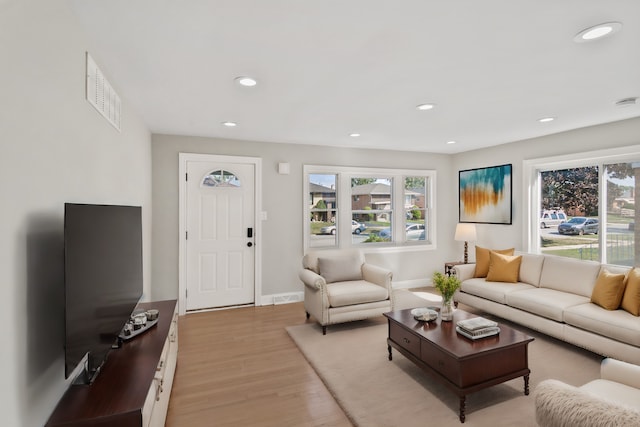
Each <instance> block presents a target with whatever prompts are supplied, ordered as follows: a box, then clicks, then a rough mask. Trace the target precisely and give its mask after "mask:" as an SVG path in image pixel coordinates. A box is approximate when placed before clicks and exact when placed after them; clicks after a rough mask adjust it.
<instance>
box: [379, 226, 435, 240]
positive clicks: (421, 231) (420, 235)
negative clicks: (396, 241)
mask: <svg viewBox="0 0 640 427" xmlns="http://www.w3.org/2000/svg"><path fill="white" fill-rule="evenodd" d="M405 231H406V233H407V240H424V239H425V227H424V224H422V223H412V224H407V225H406V228H405ZM378 236H380V237H382V238H383V239H389V240H391V228H390V227H387V228H383V229H382V230H380V233H379V234H378Z"/></svg>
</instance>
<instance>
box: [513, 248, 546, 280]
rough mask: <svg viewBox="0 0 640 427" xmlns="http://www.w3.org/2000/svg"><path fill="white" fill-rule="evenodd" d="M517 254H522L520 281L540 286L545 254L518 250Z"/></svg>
mask: <svg viewBox="0 0 640 427" xmlns="http://www.w3.org/2000/svg"><path fill="white" fill-rule="evenodd" d="M516 255H522V262H521V263H520V276H519V277H518V282H523V283H528V284H529V285H533V286H540V275H541V274H542V265H543V263H544V255H539V254H526V253H520V252H516Z"/></svg>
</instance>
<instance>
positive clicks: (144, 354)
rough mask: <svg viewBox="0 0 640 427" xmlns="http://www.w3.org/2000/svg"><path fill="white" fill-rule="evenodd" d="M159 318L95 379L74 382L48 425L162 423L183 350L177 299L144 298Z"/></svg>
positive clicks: (118, 351) (114, 352)
mask: <svg viewBox="0 0 640 427" xmlns="http://www.w3.org/2000/svg"><path fill="white" fill-rule="evenodd" d="M136 308H141V309H144V310H148V309H150V308H156V309H158V310H159V311H160V315H159V317H158V323H157V324H156V326H155V327H153V328H151V329H149V330H148V331H146V332H145V333H143V334H141V335H139V336H137V337H135V338H134V339H132V340H130V341H126V342H124V343H123V345H122V347H121V348H119V349H116V350H112V351H111V352H110V353H109V356H108V357H107V360H106V362H105V363H104V365H103V366H102V370H101V372H100V374H99V375H98V376H97V377H96V379H95V381H94V382H93V384H91V385H71V386H70V387H69V389H68V390H67V392H66V393H65V394H64V396H62V399H61V400H60V402H59V403H58V406H57V407H56V409H55V410H54V412H53V414H51V417H50V418H49V421H48V422H47V424H46V425H47V427H54V426H74V427H84V426H87V427H88V426H92V427H107V426H117V427H140V426H144V427H148V426H163V425H164V420H165V416H166V412H167V406H168V404H169V395H170V394H171V386H172V384H173V374H174V372H175V367H176V363H177V353H178V324H177V322H178V317H177V313H176V300H168V301H157V302H149V303H140V304H138V306H137V307H136Z"/></svg>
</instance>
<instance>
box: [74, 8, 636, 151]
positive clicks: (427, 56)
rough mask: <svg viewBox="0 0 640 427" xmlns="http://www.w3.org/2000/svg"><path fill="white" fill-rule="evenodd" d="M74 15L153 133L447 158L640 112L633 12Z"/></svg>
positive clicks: (161, 11)
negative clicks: (603, 33)
mask: <svg viewBox="0 0 640 427" xmlns="http://www.w3.org/2000/svg"><path fill="white" fill-rule="evenodd" d="M72 4H73V8H74V11H75V13H76V14H77V16H78V18H79V20H80V21H81V23H82V25H83V26H84V27H85V29H86V31H87V33H88V35H89V40H90V45H91V46H92V48H94V49H96V51H95V52H90V53H91V55H92V56H93V57H94V59H95V60H96V62H97V63H98V64H99V66H100V67H101V68H102V70H103V72H104V73H105V74H106V76H107V78H108V79H109V81H110V83H111V84H112V86H114V87H115V88H116V90H117V91H118V92H119V94H120V95H121V96H122V97H123V98H126V99H127V101H128V104H127V105H130V106H132V107H133V108H134V109H135V110H136V112H137V113H138V114H139V115H140V116H141V117H142V120H143V121H144V122H145V123H146V125H147V126H148V127H149V129H150V130H151V132H153V133H163V134H179V135H198V136H208V137H218V138H232V139H242V140H255V141H268V142H283V143H296V144H316V145H326V146H334V147H336V146H340V147H363V148H380V149H393V150H410V151H423V152H434V153H456V152H462V151H468V150H473V149H478V148H483V147H488V146H493V145H498V144H503V143H507V142H511V141H516V140H521V139H527V138H532V137H537V136H542V135H547V134H552V133H557V132H562V131H566V130H570V129H576V128H580V127H585V126H590V125H596V124H601V123H605V122H612V121H617V120H623V119H627V118H631V117H637V116H640V101H639V102H638V103H636V104H635V105H631V106H627V107H617V106H615V102H616V101H618V100H620V99H622V98H628V97H638V96H640V1H637V0H609V1H602V0H563V1H557V0H521V1H513V0H483V1H478V0H449V1H440V0H397V1H389V0H268V1H267V0H183V1H178V0H136V1H131V0H109V1H106V0H74V1H72ZM608 21H618V22H621V23H622V24H623V27H622V29H621V30H620V31H619V32H617V33H615V34H613V35H610V36H608V37H605V38H602V39H599V40H595V41H592V42H589V43H576V42H574V41H573V37H574V36H575V35H576V34H577V33H578V32H579V31H580V30H582V29H584V28H587V27H590V26H592V25H595V24H599V23H602V22H608ZM238 76H251V77H253V78H255V79H256V80H257V81H258V84H257V85H256V86H254V87H252V88H247V87H242V86H240V85H238V84H237V83H236V82H235V81H234V79H235V78H236V77H238ZM422 103H433V104H435V108H433V109H432V110H428V111H419V110H417V109H416V106H417V105H419V104H422ZM122 114H123V120H126V116H127V112H126V111H123V113H122ZM543 117H555V120H554V121H552V122H547V123H540V122H539V121H538V119H540V118H543ZM224 121H233V122H236V123H237V126H235V127H233V128H229V127H225V126H223V125H222V122H224ZM351 133H359V134H360V136H359V137H351V136H349V135H350V134H351ZM448 141H456V143H455V144H447V142H448Z"/></svg>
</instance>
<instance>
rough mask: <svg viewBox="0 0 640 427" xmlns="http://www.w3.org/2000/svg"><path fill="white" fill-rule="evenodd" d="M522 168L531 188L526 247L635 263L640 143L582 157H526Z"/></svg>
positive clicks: (638, 242)
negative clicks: (536, 213)
mask: <svg viewBox="0 0 640 427" xmlns="http://www.w3.org/2000/svg"><path fill="white" fill-rule="evenodd" d="M524 166H525V171H526V172H525V176H529V179H530V180H531V184H532V185H530V186H529V188H531V189H532V190H533V191H532V194H530V197H529V199H530V206H529V208H528V212H531V214H530V215H531V216H529V218H532V219H534V220H535V221H530V226H529V232H528V233H527V235H528V247H529V250H530V251H532V252H540V253H547V254H553V255H559V256H567V257H572V258H577V259H584V260H596V261H600V262H603V263H607V264H616V265H624V266H635V265H640V239H638V238H637V236H636V233H638V232H640V231H636V226H635V224H636V222H638V221H637V220H640V216H638V215H639V214H638V213H637V211H636V209H635V195H636V179H637V178H638V177H640V147H631V148H626V149H617V150H605V151H603V152H595V153H586V157H585V159H579V158H578V159H575V158H574V159H569V158H567V159H559V160H558V159H548V161H547V160H545V159H539V160H531V161H525V163H524ZM527 172H528V173H527ZM525 185H526V183H525ZM535 211H537V212H538V213H539V216H537V217H536V216H534V215H535V214H533V212H535ZM541 213H542V214H541ZM546 213H548V214H549V216H548V217H545V214H546ZM554 215H555V217H554ZM546 218H550V219H555V218H557V219H556V220H547V219H546ZM636 245H638V247H637V248H636ZM636 254H638V255H636Z"/></svg>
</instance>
